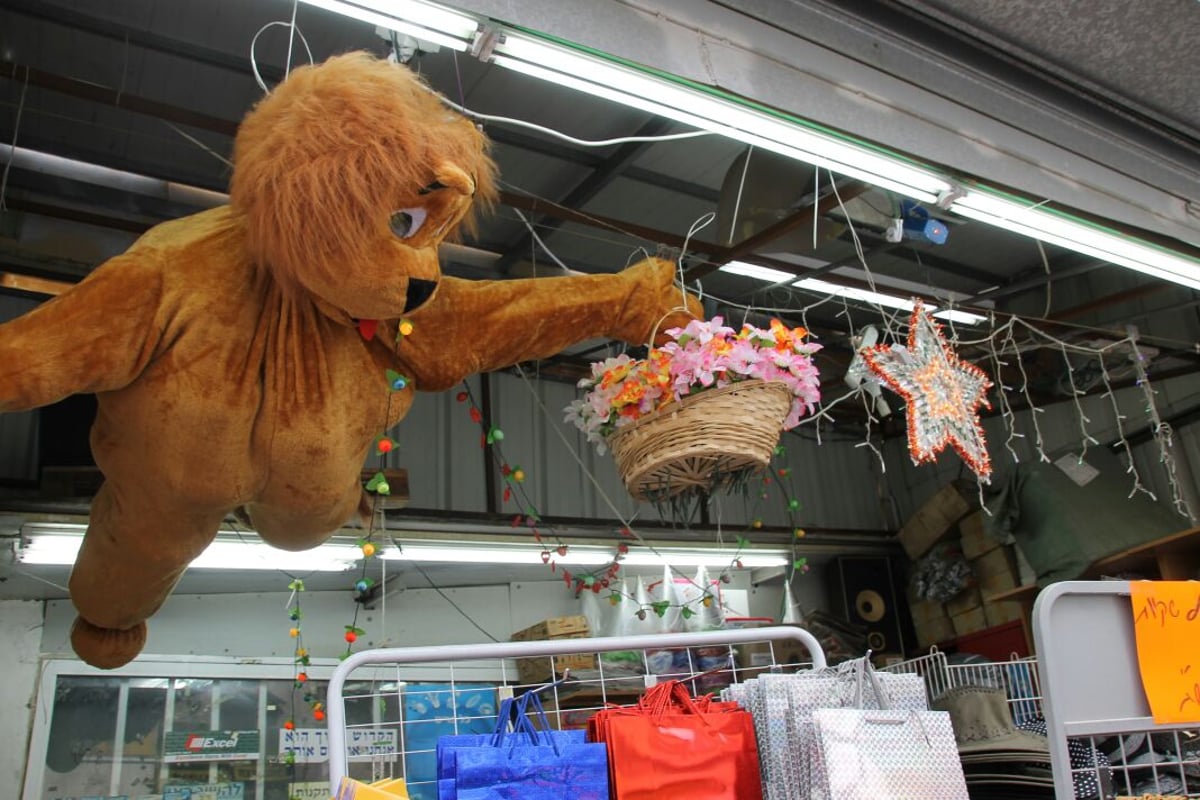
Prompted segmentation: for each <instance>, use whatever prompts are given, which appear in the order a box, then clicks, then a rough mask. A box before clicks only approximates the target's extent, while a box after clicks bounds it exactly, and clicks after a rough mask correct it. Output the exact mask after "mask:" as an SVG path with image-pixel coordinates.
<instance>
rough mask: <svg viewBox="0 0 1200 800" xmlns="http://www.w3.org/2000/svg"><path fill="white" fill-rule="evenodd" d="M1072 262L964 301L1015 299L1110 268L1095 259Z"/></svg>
mask: <svg viewBox="0 0 1200 800" xmlns="http://www.w3.org/2000/svg"><path fill="white" fill-rule="evenodd" d="M1059 261H1060V262H1061V261H1062V259H1059ZM1071 261H1074V262H1076V263H1073V264H1068V265H1064V266H1055V265H1053V264H1052V265H1051V269H1050V274H1048V275H1047V274H1045V273H1042V274H1040V275H1035V276H1033V277H1030V278H1025V279H1023V280H1019V281H1014V282H1012V283H1010V284H1008V285H1006V286H999V287H996V288H995V289H992V290H985V291H982V292H980V293H979V294H976V295H972V296H971V297H968V298H967V299H966V300H963V303H964V304H967V305H969V304H971V303H978V302H979V301H980V300H1000V299H1002V298H1007V297H1014V296H1016V295H1019V294H1024V293H1025V292H1029V291H1032V290H1034V289H1040V288H1041V287H1043V286H1045V285H1046V284H1048V283H1053V282H1056V281H1061V280H1064V279H1066V278H1073V277H1075V276H1077V275H1083V274H1086V273H1088V272H1093V271H1095V270H1098V269H1102V268H1104V267H1107V266H1109V264H1108V262H1106V261H1096V260H1095V259H1089V260H1086V261H1082V262H1080V261H1078V260H1077V259H1076V258H1072V259H1071Z"/></svg>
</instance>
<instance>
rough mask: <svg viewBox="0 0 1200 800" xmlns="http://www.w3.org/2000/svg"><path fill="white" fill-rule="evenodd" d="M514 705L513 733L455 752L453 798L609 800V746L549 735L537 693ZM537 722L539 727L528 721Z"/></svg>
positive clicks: (557, 733)
mask: <svg viewBox="0 0 1200 800" xmlns="http://www.w3.org/2000/svg"><path fill="white" fill-rule="evenodd" d="M526 698H528V700H527V702H518V703H517V704H516V705H514V706H513V713H514V715H515V718H514V724H513V728H514V730H513V731H512V732H508V731H506V730H504V729H503V726H501V730H500V731H499V732H498V733H497V734H496V736H494V737H493V739H492V740H491V741H489V742H487V743H485V744H481V745H477V746H473V747H463V748H460V749H457V750H455V751H454V755H453V758H454V762H455V765H454V769H455V777H454V793H455V794H454V800H515V798H520V800H608V748H607V747H606V746H605V745H603V744H588V743H586V742H583V741H581V740H580V738H579V734H581V733H583V732H582V731H552V730H550V727H549V725H548V724H547V721H546V716H545V713H544V711H543V710H542V706H541V701H540V700H538V698H537V696H536V694H532V695H526V697H525V698H522V700H526ZM531 714H532V715H533V718H534V719H538V720H539V721H540V722H541V723H542V727H541V728H540V729H538V728H537V727H536V726H535V725H534V724H533V720H532V719H531Z"/></svg>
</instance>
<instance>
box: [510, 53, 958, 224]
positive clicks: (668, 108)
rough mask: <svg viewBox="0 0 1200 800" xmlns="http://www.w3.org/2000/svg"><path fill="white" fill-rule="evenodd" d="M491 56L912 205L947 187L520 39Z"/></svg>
mask: <svg viewBox="0 0 1200 800" xmlns="http://www.w3.org/2000/svg"><path fill="white" fill-rule="evenodd" d="M496 53H497V55H495V56H494V57H493V61H494V62H495V63H496V64H499V65H501V66H504V67H507V68H509V69H513V70H517V71H519V72H523V73H525V74H527V75H531V76H533V77H537V78H541V79H543V80H548V81H552V82H554V83H558V84H560V85H562V86H567V87H569V88H573V89H576V90H578V91H581V92H585V93H587V94H591V95H594V96H597V97H602V98H604V99H607V100H611V101H613V102H617V103H621V104H623V105H627V106H630V107H633V108H637V109H640V110H642V111H646V112H649V113H653V114H657V115H659V116H662V117H666V118H668V119H673V120H675V121H677V122H682V123H684V124H687V125H691V126H692V127H696V128H700V129H701V130H707V131H711V132H713V133H719V134H722V135H724V136H728V137H729V138H732V139H735V140H738V141H742V142H746V143H747V144H752V145H754V146H756V147H762V148H765V149H768V150H771V151H774V152H777V153H781V154H783V155H786V156H790V157H792V158H796V159H799V160H802V161H806V162H809V163H812V164H816V165H818V166H822V167H825V168H827V169H831V170H833V171H835V172H838V173H840V174H842V175H847V176H850V177H855V178H859V179H861V180H864V181H867V182H869V183H872V184H874V185H876V186H880V187H883V188H886V189H891V190H893V191H896V192H899V193H901V194H904V195H905V196H907V197H912V198H914V199H917V200H923V201H924V202H933V201H935V200H936V199H937V195H938V194H939V193H941V192H944V191H947V190H948V189H950V188H951V187H950V184H949V182H947V181H946V180H945V179H944V178H942V177H941V176H939V175H937V174H935V173H933V172H931V171H929V170H926V169H923V168H921V167H920V166H917V165H915V164H910V163H908V162H907V161H905V160H903V159H901V158H900V157H898V156H889V155H887V154H884V153H881V152H878V151H877V150H875V149H874V148H871V147H867V146H864V145H860V144H856V143H853V142H849V141H845V140H843V139H840V138H838V137H836V136H834V135H831V134H826V133H822V132H820V131H817V130H814V129H810V128H806V127H804V126H802V125H800V124H798V123H795V122H789V121H787V120H784V119H780V118H778V117H776V116H773V115H771V114H768V113H764V112H761V111H757V110H754V109H751V108H748V107H747V106H745V105H743V104H740V103H737V102H735V101H732V100H728V99H725V98H722V97H717V96H715V95H711V94H708V93H706V92H704V91H701V90H699V89H692V88H687V87H684V86H680V85H678V84H676V83H674V82H672V81H669V80H666V79H664V78H659V77H655V76H653V75H650V74H648V73H645V72H641V71H639V70H636V69H632V68H630V67H626V66H622V65H619V64H615V63H613V62H611V61H608V60H605V59H602V58H598V57H596V56H591V55H588V54H585V53H581V52H578V51H576V50H573V49H570V48H567V47H563V46H560V45H556V44H551V43H548V42H543V41H540V40H537V39H534V38H532V37H529V36H525V35H523V34H520V33H515V32H510V31H506V32H505V36H504V41H503V42H502V43H500V44H498V45H497V46H496ZM583 76H586V77H583Z"/></svg>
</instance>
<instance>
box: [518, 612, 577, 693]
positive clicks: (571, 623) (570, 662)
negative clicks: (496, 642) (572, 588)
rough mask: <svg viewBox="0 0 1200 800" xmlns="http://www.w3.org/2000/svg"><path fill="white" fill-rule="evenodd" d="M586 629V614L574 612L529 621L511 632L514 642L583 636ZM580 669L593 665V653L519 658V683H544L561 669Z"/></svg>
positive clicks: (559, 672) (561, 671)
mask: <svg viewBox="0 0 1200 800" xmlns="http://www.w3.org/2000/svg"><path fill="white" fill-rule="evenodd" d="M589 635H590V633H589V631H588V623H587V617H585V616H583V615H581V614H580V615H575V616H570V617H553V618H551V619H547V620H543V621H541V622H539V623H538V624H536V625H531V626H529V627H528V628H525V629H524V630H520V631H517V632H516V633H514V634H513V635H512V637H511V638H512V640H513V641H514V642H529V641H544V640H547V639H586V638H587V637H588V636H589ZM568 669H569V670H573V671H579V670H584V669H596V654H595V653H577V654H575V655H568V656H554V657H553V659H551V658H550V657H548V656H547V657H541V658H518V659H517V678H518V679H519V680H520V682H521V683H529V684H533V683H546V682H547V681H550V680H552V679H553V678H554V677H557V676H559V675H562V673H563V670H568Z"/></svg>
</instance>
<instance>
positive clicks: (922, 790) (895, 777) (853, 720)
mask: <svg viewBox="0 0 1200 800" xmlns="http://www.w3.org/2000/svg"><path fill="white" fill-rule="evenodd" d="M813 729H814V739H815V741H816V747H815V749H814V753H813V756H814V770H813V773H814V787H813V788H814V791H813V794H812V797H813V799H814V800H817V798H823V799H824V800H968V797H967V782H966V779H965V778H964V777H963V769H962V764H961V763H960V762H959V760H958V747H957V745H956V744H955V741H954V728H953V727H952V726H951V724H950V715H949V714H948V713H947V712H945V711H877V710H867V709H854V708H824V709H820V710H818V711H816V712H814V714H813Z"/></svg>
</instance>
